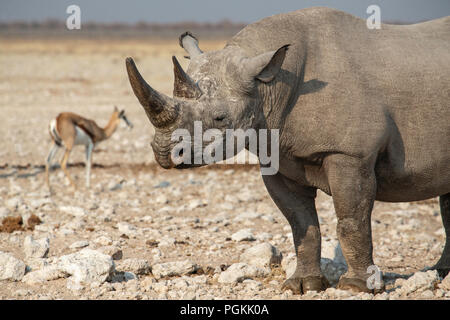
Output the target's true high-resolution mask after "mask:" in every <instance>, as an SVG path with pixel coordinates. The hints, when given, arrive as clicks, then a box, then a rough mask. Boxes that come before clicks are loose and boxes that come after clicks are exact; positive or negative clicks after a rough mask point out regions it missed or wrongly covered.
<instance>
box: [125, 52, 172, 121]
mask: <svg viewBox="0 0 450 320" xmlns="http://www.w3.org/2000/svg"><path fill="white" fill-rule="evenodd" d="M126 66H127V72H128V79H129V80H130V84H131V87H132V88H133V92H134V94H135V95H136V97H137V98H138V100H139V102H140V103H141V105H142V106H143V107H144V110H145V112H146V113H147V117H148V118H149V119H150V121H151V123H152V124H153V125H154V126H155V127H165V126H167V125H168V124H170V123H172V122H174V121H175V119H176V118H177V116H178V110H177V109H176V107H175V103H174V100H173V99H172V98H170V97H168V96H166V95H165V94H162V93H159V92H158V91H156V90H154V89H153V88H152V87H150V86H149V85H148V83H147V82H146V81H145V80H144V78H142V76H141V74H140V73H139V71H138V69H137V68H136V65H135V64H134V61H133V59H132V58H127V59H126Z"/></svg>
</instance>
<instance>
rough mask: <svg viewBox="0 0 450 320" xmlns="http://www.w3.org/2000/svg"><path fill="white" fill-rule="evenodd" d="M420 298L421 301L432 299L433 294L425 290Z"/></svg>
mask: <svg viewBox="0 0 450 320" xmlns="http://www.w3.org/2000/svg"><path fill="white" fill-rule="evenodd" d="M420 298H422V299H433V298H434V293H433V291H431V290H430V289H428V290H425V291H423V292H422V293H421V294H420Z"/></svg>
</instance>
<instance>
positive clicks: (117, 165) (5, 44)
mask: <svg viewBox="0 0 450 320" xmlns="http://www.w3.org/2000/svg"><path fill="white" fill-rule="evenodd" d="M225 43H226V37H223V38H220V39H215V40H213V39H211V38H210V39H208V40H202V38H200V45H201V48H202V49H203V50H204V51H208V50H215V49H220V48H222V47H223V46H224V45H225ZM172 55H175V56H177V57H178V60H179V61H180V62H181V64H182V66H183V67H185V68H186V67H187V65H188V60H186V59H184V58H183V56H184V55H185V52H184V51H183V49H182V48H180V47H179V45H178V39H177V38H176V37H173V38H172V37H166V38H152V37H140V38H131V39H130V38H128V37H119V38H114V37H113V38H108V37H95V38H89V37H71V38H64V37H11V36H8V37H5V36H3V37H2V38H0V66H1V68H0V111H1V117H0V135H1V137H2V139H1V140H0V219H3V218H5V217H7V216H14V217H18V216H21V217H22V218H23V221H24V225H23V228H22V229H23V230H17V231H13V232H12V233H8V232H0V251H2V252H4V253H5V254H7V255H8V257H9V256H13V257H14V259H17V260H20V261H19V262H22V263H23V264H24V265H25V266H26V267H23V266H22V265H21V264H20V263H18V262H16V261H15V260H14V261H13V260H11V259H9V258H8V259H9V260H8V259H6V260H8V261H10V263H13V264H14V263H16V264H15V265H14V266H15V269H14V270H15V271H17V270H19V269H20V270H21V268H25V269H24V270H25V271H26V274H20V272H21V271H20V270H19V271H18V272H19V273H18V276H17V277H16V278H14V276H12V278H11V277H10V279H5V280H0V283H1V285H0V298H1V299H84V298H86V299H87V298H88V299H213V298H214V299H410V298H423V299H449V298H450V293H449V289H450V279H447V281H446V282H442V279H440V278H439V277H438V276H437V275H436V274H435V273H433V272H420V271H424V269H426V268H427V267H430V266H432V265H433V264H434V263H436V262H437V260H438V259H439V257H440V254H441V252H442V249H443V247H444V242H445V234H444V229H443V227H442V222H441V217H440V214H439V204H438V201H437V199H431V200H427V201H422V202H419V203H399V204H389V203H380V202H377V203H376V205H375V209H374V212H373V216H372V229H373V238H374V259H375V263H376V264H377V265H378V266H379V267H380V268H381V269H382V270H383V271H384V272H385V273H386V275H385V280H386V283H387V285H386V289H387V292H386V293H383V294H378V295H375V296H374V295H372V294H354V293H351V292H345V291H340V290H336V289H333V288H331V289H328V290H327V291H325V292H321V293H314V292H313V293H309V294H307V295H304V296H300V295H294V294H292V292H290V291H287V292H283V291H281V285H282V283H283V281H284V279H285V272H286V271H287V272H288V273H289V271H290V270H291V269H292V265H293V263H294V266H295V262H293V261H294V260H293V259H292V254H293V253H294V248H293V244H292V234H291V230H290V227H289V225H288V223H287V221H286V219H285V218H284V217H283V215H282V214H281V213H280V212H279V211H278V209H277V208H276V206H275V205H274V204H273V202H272V200H271V199H270V197H269V195H268V193H267V191H266V190H265V187H264V185H263V182H262V180H261V177H260V175H259V170H258V167H257V166H250V165H247V166H226V167H225V166H223V165H215V166H211V167H204V168H200V169H195V170H183V171H178V170H172V171H166V170H163V169H161V168H159V167H158V166H157V165H156V164H155V161H154V156H153V153H152V151H151V148H150V145H149V143H150V141H151V140H152V135H153V132H154V131H153V128H152V126H151V124H150V122H149V121H148V120H147V118H146V116H145V113H144V111H143V110H142V108H141V107H140V105H139V104H138V101H137V99H136V98H135V96H134V95H133V92H132V90H131V88H130V85H129V82H128V78H127V74H126V70H125V58H126V57H128V56H132V57H133V58H134V59H135V61H136V63H137V64H138V66H139V68H140V70H141V72H142V74H143V75H144V76H145V78H146V80H147V81H148V82H149V83H150V84H151V85H152V86H153V87H154V88H156V89H157V90H160V91H162V92H164V93H166V94H169V95H171V92H172V85H173V74H172V69H173V67H172V61H171V56H172ZM114 106H117V107H118V108H120V109H125V110H126V114H127V116H128V119H129V120H130V121H131V122H132V123H133V124H134V129H133V130H128V129H127V128H126V127H125V125H124V124H123V123H122V124H121V125H120V126H119V128H118V130H117V132H116V133H115V134H114V135H113V136H112V137H111V139H109V140H107V141H104V142H102V143H101V144H100V145H98V146H97V148H96V149H95V151H94V153H93V163H94V168H93V170H92V175H91V185H92V187H91V189H90V190H87V189H86V188H85V187H84V167H83V163H84V150H83V148H82V147H77V148H75V149H74V151H73V152H72V155H71V158H70V159H69V172H70V173H71V174H72V176H73V177H74V179H75V182H76V184H77V185H78V188H77V190H73V189H72V188H71V187H70V186H69V184H68V181H66V179H65V177H64V175H63V173H62V171H61V170H60V169H58V168H55V170H53V171H51V184H52V186H53V188H54V193H53V194H52V195H51V194H50V193H49V191H48V189H47V188H46V186H45V183H44V174H43V166H44V163H45V161H44V159H45V158H46V156H47V153H48V151H49V149H50V146H51V140H50V136H49V134H48V124H49V122H50V120H51V119H52V118H54V117H55V116H56V115H57V114H58V113H59V112H63V111H71V112H75V113H78V114H80V115H83V116H85V117H88V118H91V119H94V120H96V121H97V123H98V124H99V125H105V124H106V123H107V121H108V119H109V116H110V115H111V113H112V111H113V108H114ZM306 116H307V115H306ZM60 156H62V153H60ZM317 208H318V213H319V216H320V221H321V231H322V237H323V244H324V246H323V247H324V248H323V251H324V258H325V259H323V268H324V270H325V272H326V274H327V275H328V277H329V279H330V280H331V282H332V283H333V281H334V280H335V279H337V277H338V276H339V274H340V272H342V270H343V268H345V266H344V265H343V264H342V259H341V258H340V256H339V254H338V253H336V252H335V246H336V232H335V228H336V218H335V215H334V208H333V203H332V200H331V198H330V197H328V196H326V195H324V194H322V193H320V194H319V197H318V200H317ZM33 214H34V215H36V216H37V217H39V219H40V220H41V224H39V225H37V226H36V227H35V228H34V230H29V229H27V220H28V218H29V217H30V216H31V215H33ZM29 236H32V238H33V240H31V239H30V238H29ZM46 239H48V241H46ZM41 240H42V241H41ZM30 243H31V244H30ZM264 243H268V244H270V245H272V246H274V247H276V248H277V249H278V251H279V252H275V253H273V256H270V254H269V257H267V256H266V255H267V252H266V251H264V250H262V249H261V248H264V245H262V244H264ZM30 246H31V247H32V248H35V250H34V251H33V250H32V249H30ZM42 247H44V248H43V249H42ZM253 247H256V248H257V249H261V257H262V259H268V260H267V261H271V262H274V261H275V263H274V264H272V265H269V264H270V263H269V264H266V265H265V266H261V265H258V264H259V263H260V262H257V263H255V262H254V261H253V260H252V259H250V258H248V256H249V255H248V254H244V253H245V252H246V250H248V249H250V248H253ZM45 248H47V249H48V252H45V254H44V253H42V254H40V255H39V252H38V251H39V250H41V249H42V250H43V251H47V250H46V249H45ZM87 249H88V250H87ZM89 249H92V250H94V251H89ZM30 250H31V251H30ZM83 250H84V251H83ZM86 250H87V251H86ZM255 250H256V249H255ZM81 251H83V252H84V254H85V255H86V257H87V258H86V259H88V258H89V259H90V258H92V259H93V260H95V259H99V261H98V263H100V264H102V263H103V265H105V264H106V265H107V267H106V270H104V271H101V272H100V271H99V270H100V269H101V268H100V269H99V267H98V266H96V265H95V263H97V262H96V260H95V261H92V264H89V263H87V264H83V263H81V262H80V261H79V259H81V258H80V257H79V256H77V254H80V252H81ZM36 252H38V253H36ZM102 253H103V254H102ZM280 253H281V254H282V256H283V261H282V262H280V261H281V260H280V259H281V254H280ZM72 254H73V255H72ZM97 254H98V256H97ZM68 255H72V256H69V258H67V256H68ZM104 256H107V257H110V258H111V259H114V260H111V261H114V264H113V265H112V266H111V265H109V267H108V263H109V262H108V261H105V257H104ZM81 257H83V255H82V254H81ZM3 259H5V258H4V257H3ZM106 260H108V259H107V258H106ZM257 260H258V259H257ZM260 260H261V259H260ZM11 261H12V262H11ZM5 263H6V262H5ZM68 263H69V264H70V263H72V264H71V265H70V266H69V267H67V264H68ZM80 263H81V265H80ZM236 263H241V264H239V265H236ZM74 268H75V269H76V268H79V269H80V270H78V271H73V270H74ZM89 268H93V269H92V270H94V271H95V272H98V273H99V274H98V275H97V277H95V275H96V274H95V272H94V271H92V270H91V269H89ZM227 268H232V269H231V270H229V271H232V270H235V271H234V274H236V273H238V274H242V277H241V278H239V279H237V278H233V277H232V276H233V275H230V274H227V273H226V272H227V271H226V270H227ZM71 270H72V271H71ZM236 270H237V271H236ZM0 271H1V268H0ZM71 272H72V273H71ZM77 272H79V273H77ZM102 272H103V273H102ZM16 273H17V272H16ZM86 273H89V274H91V275H92V274H93V275H94V276H93V277H94V278H89V277H87V278H86V277H84V278H83V276H84V275H85V274H86ZM0 274H1V272H0ZM104 275H106V276H104ZM77 277H78V278H77ZM80 279H82V281H78V280H80ZM333 284H335V282H334V283H333Z"/></svg>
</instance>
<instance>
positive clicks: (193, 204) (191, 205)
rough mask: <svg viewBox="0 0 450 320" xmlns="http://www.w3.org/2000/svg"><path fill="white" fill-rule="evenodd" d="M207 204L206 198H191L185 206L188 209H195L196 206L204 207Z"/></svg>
mask: <svg viewBox="0 0 450 320" xmlns="http://www.w3.org/2000/svg"><path fill="white" fill-rule="evenodd" d="M207 205H208V202H207V201H206V200H202V199H193V200H190V201H189V203H188V205H187V208H188V209H189V210H193V209H197V208H200V207H205V206H207Z"/></svg>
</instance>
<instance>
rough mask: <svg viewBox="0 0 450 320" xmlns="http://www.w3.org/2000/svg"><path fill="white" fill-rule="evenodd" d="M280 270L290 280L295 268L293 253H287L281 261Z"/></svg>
mask: <svg viewBox="0 0 450 320" xmlns="http://www.w3.org/2000/svg"><path fill="white" fill-rule="evenodd" d="M281 268H282V269H283V271H284V272H285V273H286V278H290V277H291V276H292V275H293V274H294V272H295V269H296V268H297V257H296V255H295V253H289V254H288V255H287V256H286V257H283V260H281Z"/></svg>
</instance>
